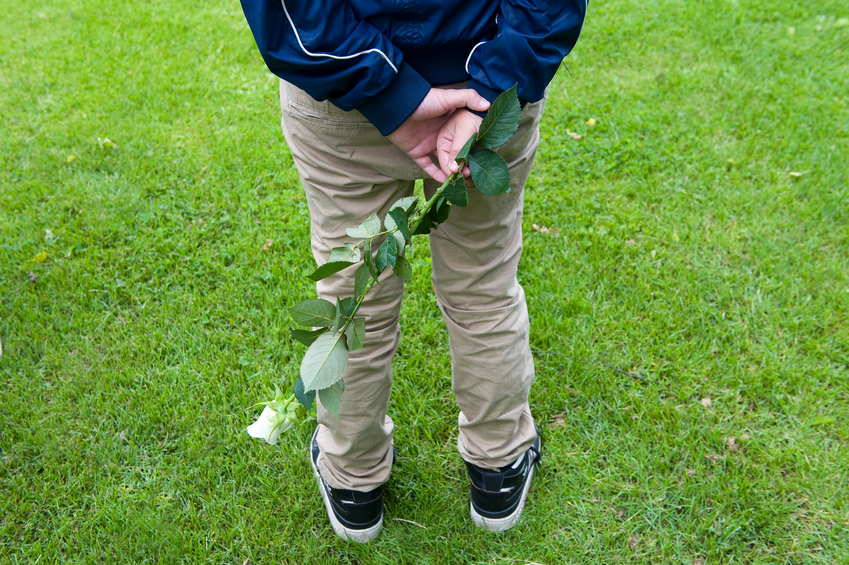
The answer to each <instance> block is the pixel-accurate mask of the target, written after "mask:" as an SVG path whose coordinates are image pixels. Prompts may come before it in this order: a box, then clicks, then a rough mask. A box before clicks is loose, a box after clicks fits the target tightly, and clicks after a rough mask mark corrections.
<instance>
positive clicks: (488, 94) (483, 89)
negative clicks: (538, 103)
mask: <svg viewBox="0 0 849 565" xmlns="http://www.w3.org/2000/svg"><path fill="white" fill-rule="evenodd" d="M466 88H471V89H472V90H474V91H475V92H477V93H478V94H480V95H481V96H483V97H484V98H486V99H487V100H488V101H489V103H490V104H492V103H493V102H495V99H496V98H498V97H499V96H500V95H501V93H503V92H504V91H503V90H493V89H491V88H489V87H488V86H484V85H483V84H481V83H480V82H478V81H476V80H475V79H472V80H471V81H469V86H467V87H466ZM527 103H528V101H527V100H522V99H521V98H520V99H519V106H520V107H521V108H522V110H524V109H525V105H526V104H527ZM466 110H469V109H468V108H466ZM469 112H471V113H472V114H477V115H478V116H480V117H482V118H483V117H484V116H486V112H476V111H474V110H469Z"/></svg>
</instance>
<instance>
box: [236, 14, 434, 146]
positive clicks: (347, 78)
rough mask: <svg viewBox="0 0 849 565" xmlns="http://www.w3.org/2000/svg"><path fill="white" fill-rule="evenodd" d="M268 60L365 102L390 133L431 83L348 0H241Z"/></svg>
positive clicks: (349, 102)
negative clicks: (359, 17) (362, 19)
mask: <svg viewBox="0 0 849 565" xmlns="http://www.w3.org/2000/svg"><path fill="white" fill-rule="evenodd" d="M241 2H242V9H243V10H244V12H245V17H246V18H247V20H248V25H249V26H250V28H251V32H252V33H253V36H254V39H255V40H256V44H257V46H258V47H259V51H260V53H261V54H262V58H263V59H264V60H265V64H266V65H267V66H268V68H269V69H270V70H271V72H273V73H274V74H275V75H277V76H279V77H280V78H282V79H283V80H285V81H287V82H290V83H292V84H294V85H295V86H297V87H298V88H301V89H303V90H304V91H306V92H307V93H308V94H309V95H310V96H312V97H313V98H315V99H316V100H329V101H330V102H332V103H333V104H335V105H336V106H338V107H340V108H342V109H343V110H354V109H356V110H359V111H360V112H362V113H363V115H364V116H365V117H366V118H367V119H368V120H369V121H370V122H371V123H372V124H374V125H375V127H377V129H378V130H379V131H380V133H381V134H383V135H388V134H390V133H391V132H393V131H394V130H395V129H396V128H397V127H398V126H399V125H401V123H403V122H404V120H406V119H407V118H408V117H409V116H410V114H412V113H413V111H415V109H416V108H417V107H418V106H419V104H420V103H421V101H422V100H423V99H424V97H425V96H426V95H427V92H428V90H429V89H430V84H429V83H428V82H427V81H426V80H425V79H424V78H423V77H422V76H421V75H420V74H419V73H417V72H416V71H415V70H413V68H412V67H410V66H409V65H407V63H405V62H404V56H403V53H402V52H401V51H400V50H399V49H398V48H396V47H395V46H394V45H393V44H392V42H391V41H390V40H389V39H388V38H387V37H386V36H385V35H384V34H382V33H381V32H380V31H379V30H377V28H375V27H374V26H372V25H371V24H369V23H367V22H364V21H361V20H358V19H357V17H356V15H355V14H354V12H353V10H351V7H350V6H349V4H348V2H347V0H241Z"/></svg>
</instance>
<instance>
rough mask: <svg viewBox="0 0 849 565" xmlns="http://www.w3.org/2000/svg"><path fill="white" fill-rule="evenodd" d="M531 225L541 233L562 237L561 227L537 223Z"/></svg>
mask: <svg viewBox="0 0 849 565" xmlns="http://www.w3.org/2000/svg"><path fill="white" fill-rule="evenodd" d="M531 227H532V228H533V229H534V231H538V232H539V233H545V234H548V235H550V236H551V237H560V228H548V227H546V226H538V225H537V224H531Z"/></svg>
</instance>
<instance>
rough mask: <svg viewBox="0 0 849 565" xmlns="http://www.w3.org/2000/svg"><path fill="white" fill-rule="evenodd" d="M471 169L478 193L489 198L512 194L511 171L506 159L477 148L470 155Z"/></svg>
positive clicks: (492, 152) (487, 150)
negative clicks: (507, 193)
mask: <svg viewBox="0 0 849 565" xmlns="http://www.w3.org/2000/svg"><path fill="white" fill-rule="evenodd" d="M469 169H471V171H472V181H473V182H474V183H475V187H477V189H478V192H480V193H481V194H486V195H487V196H494V195H496V194H504V193H505V192H510V171H509V170H508V169H507V163H505V162H504V157H502V156H501V155H499V154H498V153H496V152H495V151H490V150H489V149H481V148H480V147H476V148H475V149H472V153H471V155H469Z"/></svg>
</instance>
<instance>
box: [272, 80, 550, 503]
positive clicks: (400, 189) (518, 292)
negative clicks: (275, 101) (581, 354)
mask: <svg viewBox="0 0 849 565" xmlns="http://www.w3.org/2000/svg"><path fill="white" fill-rule="evenodd" d="M281 103H282V108H283V133H284V135H285V137H286V141H287V143H288V144H289V148H290V150H291V152H292V156H293V157H294V160H295V164H296V166H297V168H298V172H299V173H300V177H301V181H302V183H303V185H304V190H305V191H306V196H307V202H308V204H309V210H310V216H311V228H310V229H311V236H312V250H313V254H314V255H315V259H316V261H317V262H318V263H319V264H323V263H325V262H326V261H327V258H328V256H329V254H330V250H331V249H332V248H333V247H338V246H341V245H343V244H344V243H345V242H348V241H352V239H351V238H349V237H348V236H347V235H346V234H345V228H349V227H355V226H357V225H358V224H359V223H361V222H362V221H363V220H365V219H366V218H367V217H368V216H369V215H370V214H372V213H373V212H377V213H378V215H379V216H380V217H381V219H382V218H383V217H384V216H385V215H386V212H387V211H388V210H389V206H391V205H392V204H393V203H394V202H395V201H396V200H398V199H399V198H402V197H404V196H409V195H411V194H412V193H413V188H414V185H415V181H416V179H421V178H422V177H423V172H422V170H421V169H420V168H419V167H418V166H417V165H416V164H415V163H414V162H413V161H412V159H410V158H409V157H408V156H407V155H406V154H405V153H403V152H402V151H401V150H400V149H398V148H397V147H396V146H395V145H393V144H392V143H391V142H390V141H389V140H388V139H387V138H385V137H383V136H381V135H380V133H378V131H377V130H376V129H375V128H374V127H373V126H372V125H371V124H370V123H369V122H368V121H367V120H366V119H365V118H364V117H363V116H362V114H360V113H359V112H356V111H353V112H345V111H342V110H340V109H339V108H337V107H336V106H333V105H332V104H330V103H329V102H316V101H315V100H313V99H312V98H311V97H310V96H309V95H308V94H306V93H305V92H303V91H302V90H300V89H298V88H296V87H294V86H292V85H290V84H288V83H285V82H281ZM543 105H544V102H539V103H536V104H529V105H527V106H526V107H525V109H524V111H523V113H522V122H521V125H520V127H519V131H518V133H517V134H516V135H515V136H514V137H513V139H512V140H511V141H510V142H509V143H507V144H506V145H505V146H504V147H502V148H501V149H500V150H499V153H500V154H501V155H502V156H503V157H504V158H505V159H506V161H507V163H508V166H509V167H510V173H511V192H510V193H508V194H504V195H500V196H483V195H481V194H480V193H478V192H477V190H475V189H470V190H469V205H468V207H466V208H460V207H457V206H454V207H452V209H451V215H450V216H449V218H448V220H447V221H446V222H445V223H444V224H441V225H440V226H439V228H438V229H437V230H435V231H433V232H432V233H431V234H430V246H431V254H432V265H433V288H434V291H435V293H436V297H437V301H438V304H439V307H440V309H441V311H442V316H443V318H444V320H445V323H446V324H447V326H448V333H449V343H450V348H451V365H452V367H451V369H452V374H453V380H452V386H453V390H454V396H455V398H456V400H457V404H458V406H459V408H460V415H459V425H460V433H459V439H458V442H457V443H458V449H459V451H460V454H461V455H462V457H463V459H465V460H466V461H468V462H470V463H473V464H475V465H478V466H481V467H486V468H490V469H495V468H498V467H503V466H505V465H508V464H510V463H512V462H513V461H515V460H516V459H517V458H518V457H519V456H520V455H521V454H522V453H524V452H525V451H526V450H527V449H528V447H529V446H530V445H531V443H532V442H533V441H534V439H535V437H536V432H535V430H534V422H533V418H532V417H531V413H530V409H529V406H528V393H529V391H530V388H531V383H532V382H533V379H534V367H533V359H532V357H531V352H530V348H529V345H528V326H529V322H528V311H527V305H526V303H525V295H524V291H523V290H522V287H521V286H520V285H519V283H518V281H517V280H516V269H517V266H518V263H519V257H520V255H521V252H522V203H523V188H524V185H525V181H526V180H527V178H528V174H529V173H530V169H531V165H532V164H533V159H534V154H535V152H536V147H537V144H538V142H539V119H540V115H541V114H542V109H543ZM438 187H439V183H436V182H435V181H434V180H433V179H430V178H429V177H428V178H425V179H424V189H425V194H427V195H432V194H433V193H434V191H435V190H436V189H437V188H438ZM375 249H377V247H376V246H375ZM355 271H356V269H353V268H352V269H347V270H345V271H342V272H341V273H339V274H336V275H333V276H331V277H329V278H326V279H324V280H322V281H320V282H319V283H318V284H317V285H316V286H317V290H318V295H319V296H320V297H321V298H325V299H327V300H330V301H331V302H334V303H335V302H336V297H337V296H338V297H342V298H344V297H346V296H352V295H353V288H354V273H355ZM380 283H381V284H380V286H377V285H375V286H374V287H373V288H372V290H371V292H370V293H369V294H368V296H367V298H366V300H365V302H364V303H363V306H362V308H361V309H360V311H359V314H360V315H362V316H364V317H365V319H366V340H365V347H364V348H363V349H361V350H359V351H355V352H353V353H351V356H350V360H349V362H348V367H347V369H346V371H345V374H344V376H343V379H344V382H345V392H344V394H343V397H342V408H341V410H340V412H339V419H338V421H337V420H336V419H335V418H334V417H333V416H332V415H330V414H329V413H328V412H327V411H326V410H324V409H323V407H321V406H320V405H319V407H318V421H319V426H320V428H319V433H318V443H319V446H320V448H321V452H322V457H321V458H320V459H319V470H320V472H321V475H322V477H323V478H324V479H325V480H326V481H327V482H328V484H330V486H332V487H334V488H344V489H352V490H359V491H369V490H372V489H374V488H377V487H378V486H379V485H381V484H383V483H385V482H386V481H387V480H388V479H389V473H390V470H391V467H392V430H393V423H392V420H391V419H390V418H389V416H387V414H386V410H387V407H388V404H389V392H390V389H391V386H392V358H393V356H394V355H395V349H396V348H397V346H398V341H399V337H400V328H399V323H398V321H399V315H400V309H401V297H402V293H403V290H404V287H403V281H402V280H401V279H399V278H398V277H397V276H395V274H394V273H393V272H392V270H391V269H387V272H385V273H384V275H383V276H382V277H381V279H380Z"/></svg>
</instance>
